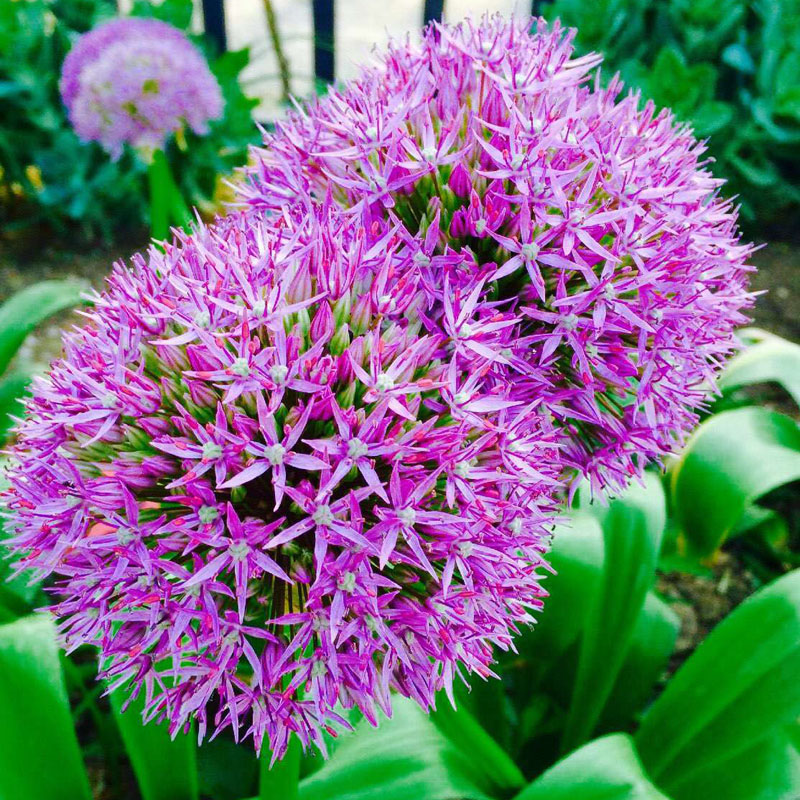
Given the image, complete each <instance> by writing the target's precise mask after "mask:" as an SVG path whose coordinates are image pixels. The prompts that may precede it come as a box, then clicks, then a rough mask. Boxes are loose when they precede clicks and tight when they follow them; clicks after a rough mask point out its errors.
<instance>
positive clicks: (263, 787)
mask: <svg viewBox="0 0 800 800" xmlns="http://www.w3.org/2000/svg"><path fill="white" fill-rule="evenodd" d="M302 755H303V749H302V746H301V745H300V742H299V741H298V740H297V737H296V736H292V738H291V739H290V741H289V746H288V747H287V748H286V752H285V753H284V754H283V758H282V759H281V760H280V761H276V762H275V763H274V764H272V765H271V766H270V759H271V754H270V753H269V752H267V750H266V749H265V750H264V752H262V753H261V759H260V777H259V787H258V788H259V795H258V796H259V798H260V800H274V798H278V797H279V798H281V800H297V798H298V797H299V796H300V794H299V791H300V758H301V756H302Z"/></svg>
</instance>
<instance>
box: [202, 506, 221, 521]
mask: <svg viewBox="0 0 800 800" xmlns="http://www.w3.org/2000/svg"><path fill="white" fill-rule="evenodd" d="M197 516H198V517H199V519H200V522H202V523H203V525H208V524H209V523H210V522H213V521H214V520H215V519H218V518H219V511H218V510H217V509H216V508H214V506H200V508H199V510H198V512H197Z"/></svg>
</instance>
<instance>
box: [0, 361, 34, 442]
mask: <svg viewBox="0 0 800 800" xmlns="http://www.w3.org/2000/svg"><path fill="white" fill-rule="evenodd" d="M30 380H31V376H30V375H29V374H28V373H27V372H26V371H21V370H14V371H13V372H10V373H9V374H7V375H3V376H0V444H2V443H3V442H4V441H5V440H6V437H7V436H8V432H9V430H10V429H11V426H12V424H13V420H12V417H21V416H22V413H23V411H24V409H23V406H22V403H21V402H20V399H21V398H22V395H23V394H24V393H25V390H26V389H27V388H28V384H29V383H30Z"/></svg>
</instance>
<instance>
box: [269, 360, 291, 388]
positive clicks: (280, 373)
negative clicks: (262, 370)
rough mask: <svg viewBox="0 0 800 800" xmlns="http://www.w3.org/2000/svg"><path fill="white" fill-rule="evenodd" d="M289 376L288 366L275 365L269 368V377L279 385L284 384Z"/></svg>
mask: <svg viewBox="0 0 800 800" xmlns="http://www.w3.org/2000/svg"><path fill="white" fill-rule="evenodd" d="M288 374H289V367H287V366H286V364H273V365H272V366H271V367H270V368H269V376H270V378H272V380H274V381H275V383H277V384H281V383H283V382H284V381H285V380H286V376H287V375H288Z"/></svg>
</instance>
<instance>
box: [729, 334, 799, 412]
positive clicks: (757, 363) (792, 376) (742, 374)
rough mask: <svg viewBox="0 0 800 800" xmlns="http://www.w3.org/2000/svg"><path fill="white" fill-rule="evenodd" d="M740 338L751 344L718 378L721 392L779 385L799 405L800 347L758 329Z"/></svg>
mask: <svg viewBox="0 0 800 800" xmlns="http://www.w3.org/2000/svg"><path fill="white" fill-rule="evenodd" d="M740 335H741V336H742V337H743V338H746V339H748V340H749V342H750V344H749V345H748V347H747V348H746V349H744V350H743V351H742V352H741V353H737V355H735V356H734V357H733V358H732V359H731V360H730V362H728V366H727V367H725V371H724V372H723V373H722V375H721V377H720V379H719V387H720V389H723V390H729V389H737V388H738V387H740V386H751V385H753V384H756V383H767V382H770V383H779V384H781V386H783V388H784V389H786V391H787V392H789V394H791V396H792V397H793V398H794V401H795V403H797V405H799V406H800V345H798V344H795V343H794V342H790V341H787V340H786V339H781V337H780V336H774V335H773V334H771V333H767V332H766V331H762V330H758V328H749V329H747V330H744V331H742V332H741V334H740Z"/></svg>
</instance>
